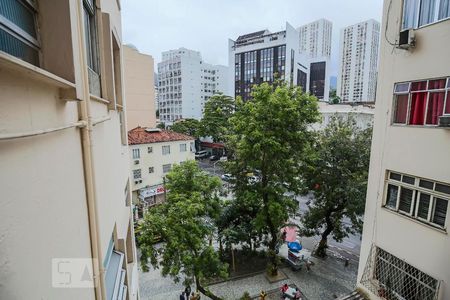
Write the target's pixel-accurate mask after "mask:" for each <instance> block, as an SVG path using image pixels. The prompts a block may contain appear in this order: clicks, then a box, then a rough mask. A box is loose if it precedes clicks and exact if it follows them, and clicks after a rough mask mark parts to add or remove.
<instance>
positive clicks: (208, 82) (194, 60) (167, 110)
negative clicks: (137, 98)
mask: <svg viewBox="0 0 450 300" xmlns="http://www.w3.org/2000/svg"><path fill="white" fill-rule="evenodd" d="M228 75H229V71H228V67H226V66H221V65H211V64H208V63H205V62H204V61H203V60H202V56H201V54H200V52H198V51H194V50H189V49H186V48H179V49H177V50H170V51H166V52H163V53H162V62H160V63H158V81H159V82H158V88H159V91H158V102H159V118H160V121H161V122H164V123H166V124H172V123H173V122H174V121H176V120H179V119H187V118H193V119H201V118H202V116H203V107H204V105H205V103H206V101H208V99H209V98H211V97H212V96H213V95H214V94H217V93H223V94H225V95H230V87H229V81H228Z"/></svg>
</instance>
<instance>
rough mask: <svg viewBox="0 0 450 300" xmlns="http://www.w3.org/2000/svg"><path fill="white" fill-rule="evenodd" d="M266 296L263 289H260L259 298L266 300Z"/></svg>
mask: <svg viewBox="0 0 450 300" xmlns="http://www.w3.org/2000/svg"><path fill="white" fill-rule="evenodd" d="M266 297H267V293H266V292H265V291H261V293H259V300H266Z"/></svg>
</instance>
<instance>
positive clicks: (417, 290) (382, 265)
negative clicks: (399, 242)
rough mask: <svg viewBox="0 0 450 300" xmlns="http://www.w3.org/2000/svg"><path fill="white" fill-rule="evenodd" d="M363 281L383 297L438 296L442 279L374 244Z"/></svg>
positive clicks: (429, 299) (426, 299) (423, 298)
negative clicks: (439, 279) (439, 280)
mask: <svg viewBox="0 0 450 300" xmlns="http://www.w3.org/2000/svg"><path fill="white" fill-rule="evenodd" d="M361 283H362V284H363V285H364V286H365V287H366V288H368V289H369V290H370V291H371V292H372V293H374V294H375V295H379V296H384V297H381V298H383V299H420V300H434V299H438V294H439V282H438V280H437V279H435V278H433V277H432V276H430V275H428V274H426V273H424V272H422V271H421V270H419V269H417V268H415V267H413V266H412V265H410V264H408V263H407V262H406V261H405V260H404V259H400V258H398V257H396V256H394V255H392V254H391V253H389V252H387V251H385V250H383V249H381V248H379V247H377V246H375V245H374V246H373V247H372V248H371V250H370V253H369V259H368V260H367V264H366V266H365V269H364V273H363V275H362V278H361Z"/></svg>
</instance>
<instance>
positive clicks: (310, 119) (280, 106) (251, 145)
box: [227, 82, 318, 274]
mask: <svg viewBox="0 0 450 300" xmlns="http://www.w3.org/2000/svg"><path fill="white" fill-rule="evenodd" d="M317 120H318V107H317V99H316V98H315V97H314V96H310V95H308V94H306V93H303V92H302V91H301V88H299V87H289V86H288V85H287V84H286V83H284V82H278V83H277V84H275V85H273V86H272V85H269V84H267V83H263V84H261V85H259V86H255V87H254V88H253V91H252V99H251V100H249V101H247V102H245V103H243V102H241V101H240V100H238V102H237V107H236V112H235V114H234V116H233V117H231V118H230V124H231V126H232V133H231V134H230V136H229V139H228V143H227V146H228V147H229V148H230V150H231V153H232V155H233V159H232V160H231V161H230V162H229V164H228V169H229V171H230V172H231V173H232V174H233V175H234V176H235V178H236V180H235V185H234V193H235V197H236V201H241V200H242V201H246V202H247V203H251V204H252V205H253V207H254V208H255V209H257V211H256V212H253V213H255V215H256V218H255V221H254V223H253V224H254V226H255V228H256V229H257V230H259V231H261V232H262V233H267V234H268V240H267V241H266V242H267V245H268V247H269V257H270V259H271V265H270V266H269V271H270V272H271V273H272V274H276V273H277V270H278V261H277V256H276V251H277V247H278V245H279V242H280V234H279V233H280V229H281V227H282V226H283V225H284V224H285V222H286V221H287V219H288V217H289V215H290V214H293V213H294V212H295V206H294V205H295V204H294V203H293V200H292V199H290V198H288V197H286V196H285V192H286V191H287V190H290V191H294V192H295V191H298V190H299V188H300V181H299V180H298V176H299V172H300V166H301V165H302V162H303V161H304V159H305V155H306V152H305V149H307V148H308V145H309V144H310V143H311V142H312V137H313V135H312V133H311V131H310V130H308V129H309V126H310V124H312V123H314V122H316V121H317ZM249 173H252V174H254V175H255V176H257V178H258V179H257V180H256V181H255V180H249V179H250V177H249ZM253 178H254V177H253Z"/></svg>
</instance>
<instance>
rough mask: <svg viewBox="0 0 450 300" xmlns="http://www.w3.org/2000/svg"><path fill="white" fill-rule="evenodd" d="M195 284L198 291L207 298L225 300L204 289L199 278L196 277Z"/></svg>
mask: <svg viewBox="0 0 450 300" xmlns="http://www.w3.org/2000/svg"><path fill="white" fill-rule="evenodd" d="M195 284H196V285H197V290H198V291H200V293H202V294H203V295H205V296H206V297H209V298H211V299H212V300H223V299H222V298H220V297H218V296H216V295H214V294H213V293H211V291H210V290H208V289H207V288H205V287H203V286H202V285H201V284H200V280H199V279H198V277H197V276H195Z"/></svg>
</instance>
